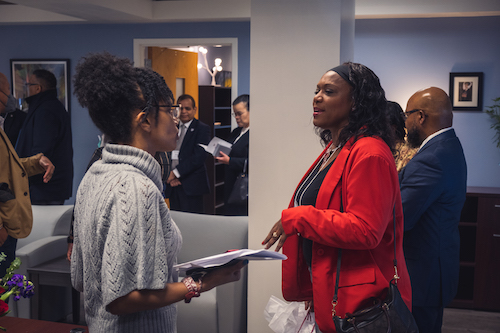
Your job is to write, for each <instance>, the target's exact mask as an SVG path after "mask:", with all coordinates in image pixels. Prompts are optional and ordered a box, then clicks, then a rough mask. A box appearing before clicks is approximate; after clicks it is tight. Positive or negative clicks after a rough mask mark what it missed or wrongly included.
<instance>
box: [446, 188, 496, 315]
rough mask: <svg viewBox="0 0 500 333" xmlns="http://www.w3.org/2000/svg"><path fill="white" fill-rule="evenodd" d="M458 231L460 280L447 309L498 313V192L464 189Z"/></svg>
mask: <svg viewBox="0 0 500 333" xmlns="http://www.w3.org/2000/svg"><path fill="white" fill-rule="evenodd" d="M458 227H459V231H460V276H459V282H458V292H457V296H456V297H455V299H454V300H453V302H452V303H451V305H450V306H451V307H458V308H467V309H475V310H487V311H500V188H496V187H468V188H467V198H466V200H465V204H464V207H463V209H462V215H461V218H460V223H459V226H458Z"/></svg>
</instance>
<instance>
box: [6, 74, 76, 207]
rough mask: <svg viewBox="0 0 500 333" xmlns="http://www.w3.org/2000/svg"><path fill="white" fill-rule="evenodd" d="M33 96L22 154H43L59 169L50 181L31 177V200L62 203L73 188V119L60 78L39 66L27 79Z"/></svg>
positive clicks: (22, 138) (19, 148) (20, 143)
mask: <svg viewBox="0 0 500 333" xmlns="http://www.w3.org/2000/svg"><path fill="white" fill-rule="evenodd" d="M26 85H27V86H28V90H29V95H30V96H29V97H28V98H26V101H27V102H28V104H29V108H28V115H27V117H26V120H25V121H24V124H23V126H22V127H21V131H20V132H19V138H18V140H17V143H16V146H15V148H16V152H17V154H18V155H19V157H28V156H32V155H36V154H38V153H43V154H44V155H45V156H47V157H48V158H49V159H50V160H51V161H52V163H54V166H55V167H56V171H55V173H54V176H53V177H52V180H51V182H50V183H44V182H43V181H42V178H41V176H34V177H30V196H31V203H32V204H34V205H62V204H64V200H66V199H69V198H70V197H71V195H72V191H73V144H72V140H73V139H72V135H71V122H70V119H69V114H68V112H67V111H66V109H65V108H64V105H63V104H62V103H61V102H60V101H59V99H58V98H57V79H56V77H55V75H54V74H53V73H52V72H50V71H48V70H44V69H37V70H35V71H34V72H33V74H31V76H30V77H29V81H28V82H26Z"/></svg>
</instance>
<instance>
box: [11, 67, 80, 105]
mask: <svg viewBox="0 0 500 333" xmlns="http://www.w3.org/2000/svg"><path fill="white" fill-rule="evenodd" d="M37 69H46V70H48V71H51V72H52V73H53V74H54V75H55V77H56V79H57V96H58V98H59V100H60V101H61V103H62V104H63V105H64V106H65V107H66V110H67V111H68V112H69V111H70V110H69V101H70V96H69V83H70V75H69V59H11V60H10V72H11V83H12V95H14V97H15V98H16V99H17V101H18V103H19V108H21V109H22V110H27V109H28V103H27V102H26V97H28V96H29V94H28V93H29V90H28V88H29V83H30V82H29V80H30V76H31V75H32V74H33V71H35V70H37Z"/></svg>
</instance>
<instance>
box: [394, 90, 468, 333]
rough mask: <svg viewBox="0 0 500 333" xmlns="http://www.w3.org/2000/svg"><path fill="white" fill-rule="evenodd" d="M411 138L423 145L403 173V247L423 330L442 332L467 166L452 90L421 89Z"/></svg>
mask: <svg viewBox="0 0 500 333" xmlns="http://www.w3.org/2000/svg"><path fill="white" fill-rule="evenodd" d="M405 115H406V117H407V118H406V128H407V129H408V142H409V143H410V144H411V145H412V146H414V147H420V149H419V151H418V152H417V154H416V155H415V156H414V157H413V159H412V160H411V161H410V162H408V164H407V165H406V167H405V168H403V169H402V170H401V172H400V174H399V182H400V186H401V198H402V201H403V210H404V217H405V235H404V238H403V248H404V253H405V258H406V264H407V267H408V272H409V273H410V278H411V284H412V291H413V301H412V302H413V309H412V310H413V315H414V317H415V320H416V322H417V325H418V327H419V330H420V332H426V333H433V332H441V326H442V319H443V308H444V307H445V306H446V305H448V303H449V302H450V301H451V300H452V299H453V298H454V297H455V294H456V292H457V287H458V273H459V252H460V235H459V231H458V222H459V219H460V213H461V210H462V206H463V204H464V201H465V195H466V191H467V166H466V163H465V157H464V153H463V150H462V145H461V144H460V141H459V140H458V138H457V136H456V135H455V131H454V130H453V128H452V127H451V126H452V121H453V113H452V107H451V103H450V99H449V98H448V95H447V94H446V93H445V92H444V91H443V90H441V89H439V88H435V87H431V88H428V89H424V90H421V91H418V92H417V93H415V94H414V95H413V96H412V97H411V98H410V99H409V101H408V105H407V107H406V111H405Z"/></svg>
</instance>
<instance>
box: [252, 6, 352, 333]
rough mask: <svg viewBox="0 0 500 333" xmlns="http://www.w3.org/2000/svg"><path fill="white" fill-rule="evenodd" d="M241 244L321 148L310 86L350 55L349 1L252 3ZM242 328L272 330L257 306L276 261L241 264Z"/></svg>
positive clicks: (273, 286)
mask: <svg viewBox="0 0 500 333" xmlns="http://www.w3.org/2000/svg"><path fill="white" fill-rule="evenodd" d="M250 38H251V44H250V114H251V116H250V118H251V126H250V128H251V131H250V132H251V135H250V158H249V164H250V166H249V169H250V192H249V195H250V208H249V209H250V211H249V215H250V216H249V248H252V249H259V248H262V245H261V242H262V240H263V239H264V237H265V236H266V235H267V233H268V231H269V230H270V228H271V227H272V225H273V224H274V223H275V222H276V221H278V219H279V218H280V217H281V211H282V210H283V209H284V208H287V206H288V203H289V201H290V198H291V196H292V194H293V191H294V189H295V187H296V185H297V183H298V182H299V181H300V178H301V177H302V175H303V174H304V172H305V171H306V170H307V168H308V167H309V165H310V164H311V163H312V162H313V161H314V159H315V158H316V157H317V155H318V154H319V152H320V151H321V149H322V147H321V144H320V140H319V137H318V136H316V134H315V132H314V126H313V124H312V99H313V96H314V91H315V89H316V84H317V83H318V81H319V79H320V78H321V76H322V75H323V74H324V73H325V72H326V71H327V70H328V69H330V68H332V67H334V66H337V65H339V64H340V63H341V62H343V61H346V60H352V58H353V41H354V1H353V0H252V2H251V34H250ZM248 272H249V275H248V279H249V280H248V332H249V333H262V332H272V331H271V330H270V329H269V327H268V323H267V321H266V320H265V319H264V315H263V311H264V308H265V306H266V304H267V301H268V300H269V297H270V296H271V295H275V296H278V297H282V294H281V262H278V261H274V262H255V261H253V262H251V263H250V265H249V267H248Z"/></svg>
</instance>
